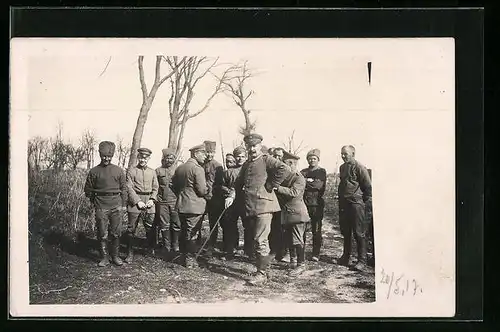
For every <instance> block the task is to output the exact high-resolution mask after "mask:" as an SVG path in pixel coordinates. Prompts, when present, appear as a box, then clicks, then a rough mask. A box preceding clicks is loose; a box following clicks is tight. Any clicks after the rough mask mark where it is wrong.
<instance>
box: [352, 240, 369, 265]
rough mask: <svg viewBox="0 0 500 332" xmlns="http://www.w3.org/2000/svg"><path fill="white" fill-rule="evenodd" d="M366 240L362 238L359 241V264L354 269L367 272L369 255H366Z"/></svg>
mask: <svg viewBox="0 0 500 332" xmlns="http://www.w3.org/2000/svg"><path fill="white" fill-rule="evenodd" d="M366 245H367V243H366V238H363V237H360V238H358V241H357V249H358V262H357V263H356V265H355V266H354V269H356V270H358V271H366V269H367V267H368V265H367V254H366V249H367V248H366Z"/></svg>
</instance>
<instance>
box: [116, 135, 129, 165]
mask: <svg viewBox="0 0 500 332" xmlns="http://www.w3.org/2000/svg"><path fill="white" fill-rule="evenodd" d="M116 146H117V148H116V150H117V152H118V166H120V167H122V168H125V165H126V164H127V160H128V158H129V156H130V144H126V143H124V142H123V137H120V136H118V137H117V138H116Z"/></svg>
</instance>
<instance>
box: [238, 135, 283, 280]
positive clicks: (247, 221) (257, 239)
mask: <svg viewBox="0 0 500 332" xmlns="http://www.w3.org/2000/svg"><path fill="white" fill-rule="evenodd" d="M244 141H245V145H246V149H247V152H248V157H249V159H248V160H247V161H246V162H245V163H244V164H243V166H242V168H241V170H240V173H239V174H238V178H237V179H236V184H235V190H236V200H240V202H241V204H242V206H244V208H243V211H242V212H243V218H244V221H243V223H244V225H245V227H246V228H247V229H248V231H251V232H252V235H253V239H254V245H255V252H256V256H257V257H256V259H257V261H256V266H257V272H256V273H255V274H254V275H253V276H252V278H250V280H249V283H250V284H253V285H256V284H259V283H262V282H265V281H266V280H267V271H268V268H269V263H270V259H271V256H269V242H268V236H269V232H270V230H271V219H272V214H273V212H277V211H280V206H279V204H278V200H277V198H276V194H275V192H274V189H275V188H277V187H278V186H279V185H280V184H281V182H283V180H284V179H285V177H286V175H287V174H288V167H287V166H286V165H285V164H283V163H282V162H280V161H279V160H277V159H275V158H273V157H271V156H269V155H266V154H263V153H262V150H261V148H262V147H261V142H262V136H261V135H259V134H248V135H246V136H245V137H244Z"/></svg>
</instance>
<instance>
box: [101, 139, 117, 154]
mask: <svg viewBox="0 0 500 332" xmlns="http://www.w3.org/2000/svg"><path fill="white" fill-rule="evenodd" d="M99 153H100V154H103V155H111V156H112V155H114V154H115V143H113V142H110V141H102V142H101V143H99Z"/></svg>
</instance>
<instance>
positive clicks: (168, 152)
mask: <svg viewBox="0 0 500 332" xmlns="http://www.w3.org/2000/svg"><path fill="white" fill-rule="evenodd" d="M161 153H162V155H163V157H166V156H169V155H170V156H175V151H174V149H171V148H166V149H163V150H161Z"/></svg>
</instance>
